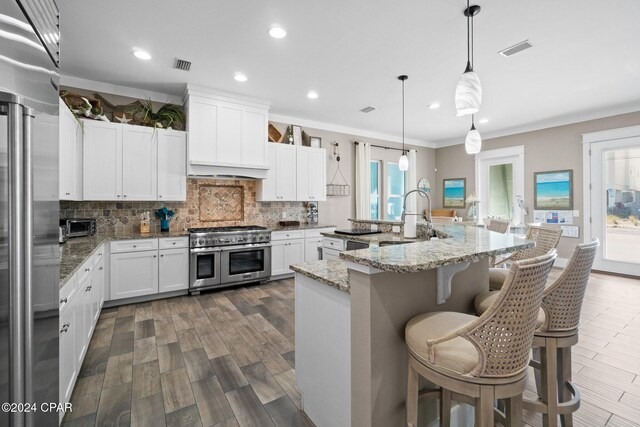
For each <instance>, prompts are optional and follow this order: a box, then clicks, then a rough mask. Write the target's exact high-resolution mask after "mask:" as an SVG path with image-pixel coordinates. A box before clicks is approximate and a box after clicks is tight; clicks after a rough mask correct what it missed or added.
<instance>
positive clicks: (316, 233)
mask: <svg viewBox="0 0 640 427" xmlns="http://www.w3.org/2000/svg"><path fill="white" fill-rule="evenodd" d="M333 230H335V228H314V229H311V230H304V238H305V239H308V238H310V237H322V233H331V232H333Z"/></svg>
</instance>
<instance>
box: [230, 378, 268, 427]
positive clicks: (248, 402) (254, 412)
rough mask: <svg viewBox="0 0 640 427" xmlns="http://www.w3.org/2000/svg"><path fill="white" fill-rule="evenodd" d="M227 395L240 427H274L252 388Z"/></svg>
mask: <svg viewBox="0 0 640 427" xmlns="http://www.w3.org/2000/svg"><path fill="white" fill-rule="evenodd" d="M225 394H226V396H227V399H228V400H229V405H230V406H231V409H233V413H234V414H235V415H236V420H237V421H238V424H239V425H240V427H268V426H274V424H273V421H271V417H270V416H269V414H268V412H267V411H266V409H265V408H264V406H262V404H261V403H260V399H258V396H256V394H255V393H254V391H253V389H252V388H251V386H244V387H240V388H238V389H235V390H231V391H229V392H227V393H225Z"/></svg>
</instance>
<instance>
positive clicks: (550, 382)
mask: <svg viewBox="0 0 640 427" xmlns="http://www.w3.org/2000/svg"><path fill="white" fill-rule="evenodd" d="M557 352H558V351H557V345H556V340H554V339H546V340H545V347H544V348H543V349H542V360H541V362H542V369H541V370H542V401H543V402H545V403H546V404H547V413H546V414H542V425H543V427H557V426H558V405H557V402H558V386H557V384H558V383H557V381H558V359H557Z"/></svg>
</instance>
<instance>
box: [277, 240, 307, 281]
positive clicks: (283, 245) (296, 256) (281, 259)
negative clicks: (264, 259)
mask: <svg viewBox="0 0 640 427" xmlns="http://www.w3.org/2000/svg"><path fill="white" fill-rule="evenodd" d="M302 262H304V239H292V240H277V241H272V242H271V276H280V275H283V274H291V273H293V272H292V271H291V270H290V269H289V266H290V265H291V264H300V263H302Z"/></svg>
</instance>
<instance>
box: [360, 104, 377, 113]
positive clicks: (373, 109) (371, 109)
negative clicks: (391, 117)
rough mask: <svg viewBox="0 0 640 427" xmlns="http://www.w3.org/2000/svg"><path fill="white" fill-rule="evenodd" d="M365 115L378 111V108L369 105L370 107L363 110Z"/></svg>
mask: <svg viewBox="0 0 640 427" xmlns="http://www.w3.org/2000/svg"><path fill="white" fill-rule="evenodd" d="M360 111H362V112H363V113H370V112H372V111H376V107H372V106H371V105H369V106H368V107H364V108H363V109H362V110H360Z"/></svg>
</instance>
